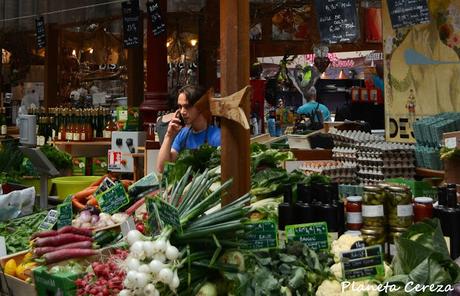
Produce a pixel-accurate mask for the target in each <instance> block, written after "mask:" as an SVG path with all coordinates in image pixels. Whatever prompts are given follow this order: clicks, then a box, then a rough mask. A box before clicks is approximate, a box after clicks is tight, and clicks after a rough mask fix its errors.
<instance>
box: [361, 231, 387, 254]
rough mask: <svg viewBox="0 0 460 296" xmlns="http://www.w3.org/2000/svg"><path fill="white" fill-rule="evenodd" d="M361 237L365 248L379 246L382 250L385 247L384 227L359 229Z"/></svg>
mask: <svg viewBox="0 0 460 296" xmlns="http://www.w3.org/2000/svg"><path fill="white" fill-rule="evenodd" d="M361 237H362V238H363V241H364V243H365V244H366V245H367V246H373V245H381V246H382V250H384V248H383V247H384V246H385V228H384V227H366V228H361Z"/></svg>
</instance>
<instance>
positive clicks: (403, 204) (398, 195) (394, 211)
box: [386, 186, 414, 228]
mask: <svg viewBox="0 0 460 296" xmlns="http://www.w3.org/2000/svg"><path fill="white" fill-rule="evenodd" d="M386 210H387V216H388V224H389V226H390V228H395V227H396V228H398V227H399V228H401V227H402V228H407V227H409V226H410V225H412V223H413V220H414V214H413V213H414V212H413V206H412V193H411V192H410V189H409V188H407V187H405V186H391V187H389V188H388V191H387V198H386Z"/></svg>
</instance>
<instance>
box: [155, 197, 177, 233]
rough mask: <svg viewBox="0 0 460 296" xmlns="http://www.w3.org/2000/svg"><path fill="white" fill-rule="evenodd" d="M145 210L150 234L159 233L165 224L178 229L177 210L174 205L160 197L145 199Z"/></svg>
mask: <svg viewBox="0 0 460 296" xmlns="http://www.w3.org/2000/svg"><path fill="white" fill-rule="evenodd" d="M147 212H148V214H149V218H148V223H149V227H150V232H151V234H152V235H155V234H157V233H159V232H160V231H161V229H163V228H164V227H165V226H166V225H171V226H172V227H173V228H174V229H180V220H179V212H178V211H177V209H176V208H175V207H173V206H171V205H170V204H168V203H166V202H164V201H163V200H161V199H160V198H155V199H152V198H149V199H147Z"/></svg>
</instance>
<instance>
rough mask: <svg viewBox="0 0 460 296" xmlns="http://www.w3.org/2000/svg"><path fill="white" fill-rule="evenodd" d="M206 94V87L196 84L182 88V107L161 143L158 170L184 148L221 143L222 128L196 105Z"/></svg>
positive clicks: (179, 100)
mask: <svg viewBox="0 0 460 296" xmlns="http://www.w3.org/2000/svg"><path fill="white" fill-rule="evenodd" d="M204 94H205V91H204V89H203V88H202V87H200V86H196V85H186V86H184V87H182V88H181V89H180V90H179V95H178V97H177V105H178V107H179V109H178V110H177V111H176V116H175V117H174V118H173V119H171V121H170V122H169V125H168V129H167V131H166V134H165V137H164V140H163V143H162V145H161V148H160V152H159V154H158V160H157V171H158V172H160V173H161V172H163V170H164V165H165V163H166V162H174V161H175V160H176V159H177V156H178V154H179V153H180V152H181V151H183V150H184V149H197V148H199V147H200V146H201V145H203V144H207V145H210V146H214V147H217V146H220V141H221V134H220V128H218V127H215V126H212V125H210V124H209V123H208V120H207V118H206V117H205V116H203V114H202V113H201V112H200V110H198V108H196V107H195V106H194V105H195V103H196V102H198V100H199V99H200V98H201V97H202V96H203V95H204ZM181 117H182V119H183V120H181Z"/></svg>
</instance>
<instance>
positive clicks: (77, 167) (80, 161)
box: [72, 157, 86, 176]
mask: <svg viewBox="0 0 460 296" xmlns="http://www.w3.org/2000/svg"><path fill="white" fill-rule="evenodd" d="M72 176H86V157H72Z"/></svg>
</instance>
